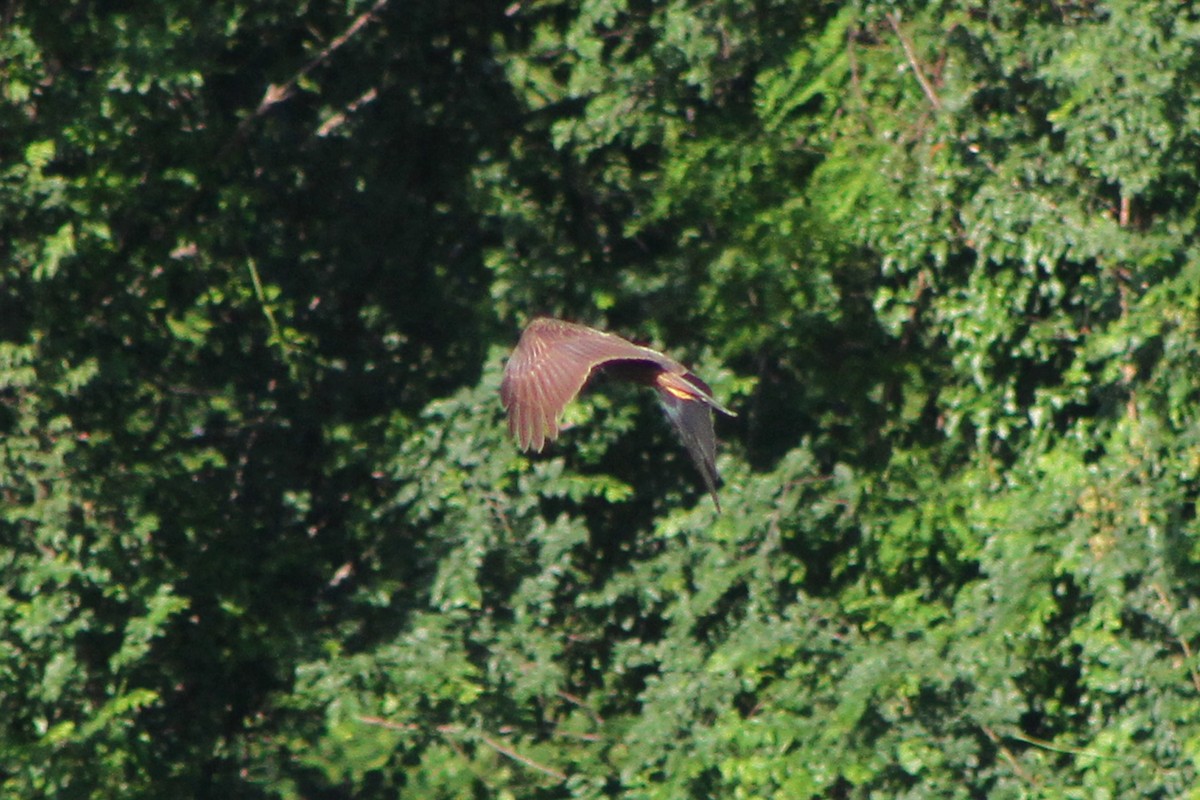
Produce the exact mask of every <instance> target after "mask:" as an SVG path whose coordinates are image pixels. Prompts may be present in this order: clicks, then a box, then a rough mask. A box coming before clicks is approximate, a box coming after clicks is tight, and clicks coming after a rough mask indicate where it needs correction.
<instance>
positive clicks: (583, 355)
mask: <svg viewBox="0 0 1200 800" xmlns="http://www.w3.org/2000/svg"><path fill="white" fill-rule="evenodd" d="M613 361H633V362H639V361H640V362H645V363H647V364H648V365H651V366H655V367H657V368H658V369H660V370H663V371H668V372H673V373H683V372H685V370H684V368H683V365H681V364H680V363H679V362H678V361H675V360H674V359H672V358H668V357H667V356H665V355H663V354H662V353H659V352H657V351H655V350H651V349H650V348H648V347H641V346H639V345H636V344H634V343H633V342H629V341H626V340H625V339H622V338H621V337H620V336H614V335H613V334H611V333H604V332H603V331H598V330H595V329H594V328H588V327H585V326H583V325H575V324H573V323H570V322H563V321H562V320H557V319H546V318H540V319H535V320H534V321H533V322H531V323H529V326H528V327H527V328H525V332H524V333H522V334H521V339H520V341H519V342H517V347H516V349H515V350H514V351H513V354H512V357H511V358H509V360H508V365H507V366H505V368H504V378H503V379H502V380H501V382H500V401H501V402H502V403H503V404H504V407H505V408H506V409H507V410H508V429H509V431H510V432H511V433H512V435H513V437H514V438H516V440H517V444H519V445H520V447H521V449H522V450H531V449H532V450H541V449H542V448H543V447H544V446H545V444H546V442H547V441H549V440H552V439H554V438H555V437H556V436H558V417H559V415H560V414H561V413H562V410H563V408H565V407H566V405H567V403H569V402H570V401H571V400H572V399H573V398H574V397H575V395H577V394H579V390H580V389H582V388H583V384H584V383H586V382H587V379H588V376H589V375H591V373H592V370H594V369H596V368H597V367H601V366H604V365H605V364H607V363H609V362H613ZM710 425H711V423H710Z"/></svg>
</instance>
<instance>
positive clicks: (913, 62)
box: [887, 12, 942, 111]
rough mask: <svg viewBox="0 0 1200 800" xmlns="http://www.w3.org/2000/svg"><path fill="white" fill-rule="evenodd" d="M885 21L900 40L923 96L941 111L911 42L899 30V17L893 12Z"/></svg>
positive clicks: (935, 93)
mask: <svg viewBox="0 0 1200 800" xmlns="http://www.w3.org/2000/svg"><path fill="white" fill-rule="evenodd" d="M887 21H888V23H889V24H891V26H892V30H893V31H895V32H896V38H897V39H899V40H900V46H901V47H903V48H904V55H905V56H907V57H908V63H909V66H911V67H912V69H913V74H914V75H916V76H917V83H919V84H921V91H923V92H925V96H926V97H927V98H929V104H930V105H931V106H933V107H934V108H935V109H937V110H938V111H941V110H942V101H941V98H939V97H938V95H937V92H936V91H934V89H933V84H931V83H930V82H929V79H928V78H926V77H925V71H924V70H922V69H921V65H920V63H919V62H918V61H917V54H916V52H915V51H914V50H913V46H912V42H910V41H909V40H908V37H907V36H905V35H904V32H903V31H901V30H900V15H899V14H897V13H895V12H893V13H891V14H888V15H887Z"/></svg>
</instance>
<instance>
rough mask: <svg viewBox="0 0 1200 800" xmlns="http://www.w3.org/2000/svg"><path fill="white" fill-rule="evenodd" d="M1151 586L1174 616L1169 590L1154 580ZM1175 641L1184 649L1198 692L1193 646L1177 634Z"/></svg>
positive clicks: (1197, 676)
mask: <svg viewBox="0 0 1200 800" xmlns="http://www.w3.org/2000/svg"><path fill="white" fill-rule="evenodd" d="M1150 586H1151V588H1153V589H1154V592H1155V594H1157V595H1158V600H1159V602H1160V603H1162V604H1163V605H1164V606H1166V609H1167V614H1168V615H1170V616H1172V617H1174V616H1175V604H1174V603H1172V602H1171V598H1170V596H1169V595H1167V590H1166V589H1164V588H1163V587H1162V586H1161V585H1159V583H1158V582H1154V583H1152V584H1150ZM1175 641H1176V643H1178V644H1179V649H1181V650H1183V658H1184V660H1185V661H1186V662H1187V668H1188V674H1190V675H1191V676H1192V686H1194V687H1196V691H1197V692H1200V673H1197V672H1196V667H1195V663H1196V661H1195V659H1194V658H1193V655H1192V648H1191V646H1190V645H1189V644H1188V643H1187V639H1185V638H1183V637H1182V636H1179V635H1176V636H1175Z"/></svg>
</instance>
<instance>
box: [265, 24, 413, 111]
mask: <svg viewBox="0 0 1200 800" xmlns="http://www.w3.org/2000/svg"><path fill="white" fill-rule="evenodd" d="M389 2H391V0H375V5H373V6H371V8H370V9H369V10H367V11H364V12H363V13H361V14H359V15H358V17H356V18H355V20H354V22H352V23H350V27H348V28H346V30H345V31H344V32H343V33H342V35H341V36H338V37H337V38H336V39H334V40H333V41H332V42H330V43H329V44H327V45H326V46H325V47H324V48H323V49H322V50H321V52H319V53H317V54H316V55H315V56H313V57H312V58H311V59H309V61H308V63H307V64H305V65H304V66H303V67H301V68H300V69H299V70H297V72H296V74H295V75H293V76H292V77H291V78H290V79H288V81H287V82H286V83H282V84H275V83H273V84H271V85H270V86H268V87H267V91H266V92H265V93H264V94H263V99H262V100H261V101H260V102H259V104H258V108H256V109H255V110H254V114H253V115H251V116H252V117H257V116H259V115H261V114H262V113H263V112H264V111H266V110H267V109H268V108H270V107H271V106H273V105H275V104H276V103H280V102H282V101H284V100H286V99H287V98H289V97H291V95H292V92H294V91H295V90H296V84H298V83H299V82H300V80H301V79H302V78H304V77H305V76H306V75H308V73H310V72H312V71H313V70H314V69H316V68H317V66H319V65H320V64H321V63H322V62H324V61H326V60H328V59H329V57H330V56H331V55H333V53H334V51H336V50H337V49H338V48H340V47H341V46H342V45H344V44H345V43H346V42H348V41H349V40H350V37H351V36H353V35H354V34H356V33H358V32H359V31H360V30H362V29H363V28H364V27H365V26H366V24H367V23H368V22H371V20H372V19H374V18H375V16H376V15H377V14H379V12H380V11H382V10H383V7H384V6H386V5H387V4H388V3H389Z"/></svg>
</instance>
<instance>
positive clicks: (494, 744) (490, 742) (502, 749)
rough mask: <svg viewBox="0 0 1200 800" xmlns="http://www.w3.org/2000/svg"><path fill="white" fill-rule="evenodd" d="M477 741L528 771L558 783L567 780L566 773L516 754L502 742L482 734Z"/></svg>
mask: <svg viewBox="0 0 1200 800" xmlns="http://www.w3.org/2000/svg"><path fill="white" fill-rule="evenodd" d="M479 740H480V741H481V742H483V743H484V744H486V745H487V746H488V747H490V748H492V749H493V750H495V751H496V752H497V753H500V754H501V755H505V756H508V757H509V758H511V759H512V760H513V761H516V762H518V763H521V764H524V765H525V766H527V767H529V768H530V769H536V770H537V771H538V772H542V773H545V774H546V775H549V776H551V777H553V778H557V779H558V780H560V781H565V780H566V779H567V776H566V773H563V772H559V771H558V770H556V769H554V768H553V767H547V766H546V765H545V764H540V763H538V762H537V761H534V760H533V759H532V758H530V757H529V756H527V755H522V754H521V753H518V752H517V751H516V750H513V749H512V748H511V747H509V746H508V745H505V744H503V743H502V742H498V741H496V740H495V739H493V738H491V737H490V736H488V735H487V734H484V733H481V734H479Z"/></svg>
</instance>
